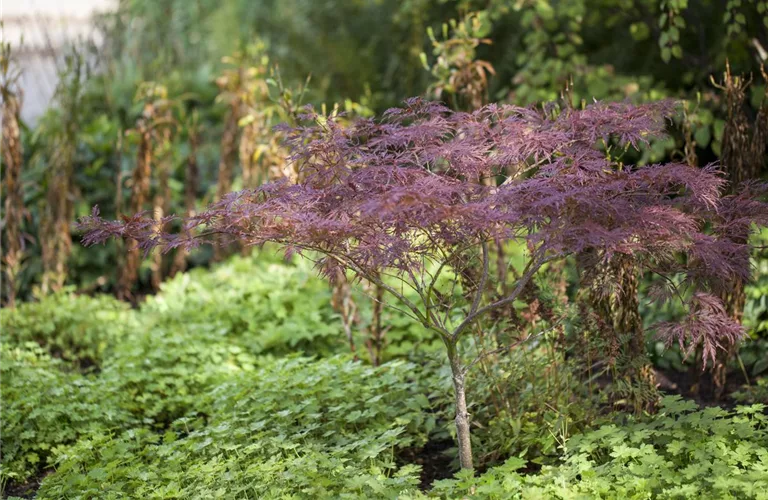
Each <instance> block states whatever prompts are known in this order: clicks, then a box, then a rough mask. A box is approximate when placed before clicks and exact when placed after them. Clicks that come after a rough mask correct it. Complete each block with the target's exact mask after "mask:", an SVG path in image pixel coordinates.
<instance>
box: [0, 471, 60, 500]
mask: <svg viewBox="0 0 768 500" xmlns="http://www.w3.org/2000/svg"><path fill="white" fill-rule="evenodd" d="M52 472H53V470H51V469H46V470H42V471H40V472H38V473H37V474H36V475H34V476H32V477H31V478H29V479H28V480H27V481H25V482H23V483H15V482H13V481H10V482H9V483H8V484H7V485H6V486H5V490H4V491H3V492H2V494H3V496H2V497H3V498H10V497H16V498H35V494H36V493H37V489H38V488H40V483H42V482H43V479H45V478H46V476H48V475H49V474H51V473H52Z"/></svg>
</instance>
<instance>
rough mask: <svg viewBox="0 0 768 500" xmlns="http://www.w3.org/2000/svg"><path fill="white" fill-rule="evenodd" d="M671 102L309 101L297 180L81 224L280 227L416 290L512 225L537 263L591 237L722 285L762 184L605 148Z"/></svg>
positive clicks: (621, 142)
mask: <svg viewBox="0 0 768 500" xmlns="http://www.w3.org/2000/svg"><path fill="white" fill-rule="evenodd" d="M672 111H673V105H672V104H671V103H669V102H662V103H656V104H648V105H642V106H634V105H630V104H627V103H611V104H606V103H594V104H592V105H590V106H587V107H586V108H585V109H583V110H567V111H564V112H561V113H557V112H555V110H554V109H551V108H547V107H544V108H543V109H534V108H520V107H514V106H506V105H496V104H492V105H489V106H486V107H484V108H482V109H480V110H478V111H475V112H471V113H466V112H454V111H451V110H449V109H447V108H446V107H444V106H442V105H440V104H438V103H434V102H429V101H424V100H421V99H410V100H408V101H406V102H405V104H404V106H403V107H401V108H395V109H390V110H388V111H387V112H386V113H384V115H383V117H382V118H381V119H379V120H373V119H371V120H362V121H359V122H356V123H354V124H353V125H351V126H347V127H342V126H341V125H340V124H338V123H337V122H336V121H335V120H334V119H333V118H332V117H324V116H318V115H316V114H314V113H313V112H312V111H311V110H308V112H307V114H306V115H305V116H304V118H305V120H306V121H307V122H308V125H306V126H302V127H298V128H295V129H292V130H290V131H289V134H288V139H287V142H288V144H289V146H290V148H291V157H290V160H291V161H292V162H295V164H296V165H297V167H298V170H299V173H300V174H299V175H300V181H299V182H298V183H297V184H290V183H287V182H277V183H271V184H267V185H265V186H262V187H260V188H258V189H252V190H245V191H240V192H237V193H231V194H230V195H229V196H227V197H225V198H224V199H222V200H221V201H220V202H218V203H215V204H213V205H211V206H210V207H209V208H208V209H207V210H206V211H204V212H202V213H200V214H198V215H196V216H194V217H191V218H188V219H186V220H184V221H183V229H182V231H180V232H179V233H178V234H164V233H162V232H161V231H159V230H158V229H157V228H159V227H163V226H162V225H160V224H158V222H157V221H154V220H152V219H151V217H148V216H146V215H141V214H139V215H136V216H134V217H128V218H125V219H124V220H122V221H119V222H113V221H106V220H103V219H101V218H100V217H99V216H98V212H94V214H93V216H91V217H87V218H84V219H82V220H81V222H80V226H81V228H82V229H85V230H86V231H87V233H86V235H85V237H84V242H85V243H86V244H94V243H101V242H104V241H105V240H106V239H108V238H110V237H113V236H118V237H123V238H130V239H133V240H136V241H137V242H139V245H141V247H142V248H144V249H146V250H149V249H152V248H154V247H160V248H162V249H164V250H169V249H172V248H175V247H191V246H195V245H197V244H199V243H200V242H201V241H203V240H206V239H208V237H210V236H214V235H216V236H217V239H216V241H222V240H221V237H222V236H224V237H229V238H232V239H234V240H237V241H239V242H241V243H243V244H246V245H260V244H263V243H265V242H277V243H279V244H281V245H283V246H284V247H286V248H287V249H288V251H291V252H294V251H298V252H302V251H306V250H312V251H317V252H320V253H321V254H323V255H325V256H326V257H327V258H326V259H325V261H324V268H323V271H324V272H325V273H326V274H329V275H333V272H332V271H333V268H334V267H336V266H342V267H345V268H348V269H351V270H353V271H354V272H355V273H357V274H358V275H359V276H361V277H364V278H369V277H371V276H379V273H381V272H382V271H387V272H390V273H394V274H397V275H398V276H401V277H402V278H403V279H405V280H409V281H410V282H411V286H412V287H413V288H414V289H416V290H417V291H420V293H422V292H425V291H426V290H427V289H428V288H429V286H428V283H425V281H426V282H428V281H429V280H421V278H420V276H423V271H424V266H425V265H426V263H434V262H438V263H445V262H447V261H449V260H451V258H452V256H453V255H455V254H457V253H461V252H470V253H471V252H472V251H474V252H475V255H478V254H479V249H480V248H481V246H482V245H483V244H484V243H485V242H489V241H494V240H498V239H503V240H517V241H520V242H524V243H525V244H526V245H527V248H528V249H529V254H530V259H531V261H532V262H535V263H538V265H540V264H541V263H543V262H544V261H546V260H551V259H553V258H560V257H564V256H566V255H569V254H576V253H580V252H584V251H588V250H598V251H599V255H601V256H603V258H605V259H610V258H611V257H612V256H613V255H615V254H617V253H620V254H627V255H632V256H634V257H635V259H636V261H637V262H638V264H639V265H640V266H641V267H642V268H643V269H644V270H647V271H653V272H655V273H658V274H661V275H663V276H672V275H680V274H682V276H683V283H685V284H689V285H696V286H697V287H704V288H705V289H707V290H709V291H710V292H713V293H715V292H716V291H717V289H718V287H721V286H724V285H725V284H727V283H729V282H731V281H733V280H734V279H741V280H743V281H746V280H748V279H749V277H750V268H749V248H748V246H747V245H746V243H744V241H745V240H744V239H743V238H741V239H740V238H739V236H740V235H741V236H743V235H744V234H748V233H749V231H750V230H751V227H752V224H753V223H755V222H757V223H761V224H765V223H766V222H768V209H766V204H765V203H762V202H760V201H758V200H757V198H756V197H755V193H756V192H757V191H759V190H760V189H762V188H761V187H760V186H750V187H749V189H747V190H746V191H744V193H742V194H739V195H736V196H730V197H724V196H722V195H721V193H722V192H723V190H724V183H725V181H724V179H723V176H722V175H721V174H720V173H719V172H718V170H717V169H716V168H714V167H711V166H710V167H706V168H694V167H690V166H688V165H684V164H677V163H668V164H661V165H648V166H631V165H625V164H623V163H621V162H619V161H618V160H617V159H616V158H615V156H612V155H609V154H607V152H606V147H607V146H608V145H610V147H611V150H612V151H616V150H618V151H622V150H624V149H627V148H636V147H639V146H640V145H642V144H644V143H647V141H648V140H649V139H650V138H652V137H655V136H660V135H662V134H663V133H664V129H665V121H666V118H667V117H668V116H669V115H670V113H671V112H672ZM167 222H168V221H164V222H163V224H164V225H165V224H167ZM166 227H167V225H166ZM450 264H451V265H453V266H454V267H455V265H456V264H455V262H452V263H450ZM420 280H421V281H420ZM414 282H415V283H414ZM695 304H698V305H696V306H695V307H693V308H692V310H693V313H694V314H695V315H696V317H697V318H699V321H700V322H704V323H707V324H709V325H711V326H712V327H713V328H714V327H715V326H714V325H719V326H717V328H718V329H719V330H717V331H719V332H722V335H724V337H728V338H730V337H731V336H733V335H731V334H732V331H731V330H730V329H728V328H725V327H724V326H723V325H722V324H720V323H717V321H720V319H722V318H720V316H721V312H722V311H721V310H720V309H718V308H717V307H714V306H711V305H707V304H709V302H707V301H705V300H703V299H702V300H698V299H697V301H695ZM717 318H719V319H717ZM715 319H717V321H715ZM681 328H685V332H693V331H700V329H697V328H698V327H697V326H696V325H694V324H688V325H687V326H685V327H681ZM729 328H730V327H729ZM680 331H682V330H674V332H680ZM665 332H666V333H665V335H666V336H667V337H669V336H670V335H675V334H676V333H669V332H671V330H665ZM716 334H717V332H714V333H713V332H710V331H707V333H706V334H704V333H702V334H695V335H698V336H699V337H701V336H704V337H706V338H708V339H709V338H711V337H712V335H716ZM704 337H702V338H704ZM711 345H717V343H716V342H715V343H714V344H711ZM707 352H709V351H707Z"/></svg>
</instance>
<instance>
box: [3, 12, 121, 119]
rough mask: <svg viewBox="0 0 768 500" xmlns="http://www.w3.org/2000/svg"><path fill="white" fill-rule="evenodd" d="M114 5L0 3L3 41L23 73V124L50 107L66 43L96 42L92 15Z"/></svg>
mask: <svg viewBox="0 0 768 500" xmlns="http://www.w3.org/2000/svg"><path fill="white" fill-rule="evenodd" d="M114 3H115V2H114V0H0V17H1V18H2V20H3V33H2V39H3V41H5V42H10V43H11V44H12V45H13V47H14V48H15V49H16V50H15V51H14V52H15V53H16V56H17V62H18V64H19V66H20V69H21V71H22V75H21V82H20V84H21V89H22V92H23V102H22V109H21V115H22V119H23V120H24V121H26V122H27V123H29V124H34V122H35V120H36V119H37V118H38V117H39V116H40V115H41V114H42V113H43V112H44V111H45V109H46V108H47V107H48V104H49V103H50V100H51V97H52V96H53V92H54V90H55V89H56V82H57V76H56V75H57V67H58V65H59V64H60V63H61V59H62V56H63V53H64V52H65V51H64V50H63V49H65V48H66V46H67V43H69V42H72V41H75V40H77V39H78V38H86V39H91V38H93V37H94V31H93V27H92V25H91V23H90V21H89V18H90V15H91V13H93V12H94V11H96V10H101V11H103V10H107V9H109V8H111V7H112V6H113V5H114ZM97 41H98V40H97Z"/></svg>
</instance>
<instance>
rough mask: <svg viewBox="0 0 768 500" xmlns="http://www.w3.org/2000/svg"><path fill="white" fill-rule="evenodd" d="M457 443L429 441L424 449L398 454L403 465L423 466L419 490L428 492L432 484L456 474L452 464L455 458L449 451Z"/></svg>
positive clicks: (407, 450) (412, 449)
mask: <svg viewBox="0 0 768 500" xmlns="http://www.w3.org/2000/svg"><path fill="white" fill-rule="evenodd" d="M455 447H456V443H454V442H453V441H452V440H450V439H443V440H435V441H428V442H427V444H425V445H424V447H422V448H409V449H406V450H402V451H401V452H400V453H398V462H400V463H401V465H405V464H417V465H421V478H420V479H421V482H420V483H419V488H420V489H421V490H422V491H427V490H429V489H430V488H432V483H434V482H435V481H439V480H441V479H450V478H452V477H453V474H454V473H455V472H456V469H454V467H453V465H452V462H453V461H454V458H453V456H452V455H451V454H449V453H447V451H448V450H449V449H451V448H455Z"/></svg>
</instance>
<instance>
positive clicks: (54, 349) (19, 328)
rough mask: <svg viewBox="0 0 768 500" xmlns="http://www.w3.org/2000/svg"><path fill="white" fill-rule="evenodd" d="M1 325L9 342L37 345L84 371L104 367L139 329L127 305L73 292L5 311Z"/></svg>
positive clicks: (48, 297) (102, 297) (107, 298)
mask: <svg viewBox="0 0 768 500" xmlns="http://www.w3.org/2000/svg"><path fill="white" fill-rule="evenodd" d="M0 323H1V324H2V328H3V333H4V338H3V340H4V341H5V342H7V343H10V344H15V345H19V344H23V343H25V342H29V341H32V342H36V343H38V344H39V345H40V346H42V347H43V348H45V349H46V350H47V351H48V352H49V353H50V354H51V355H52V356H54V357H58V358H61V359H63V360H66V361H70V362H72V363H74V364H75V365H76V366H78V367H80V368H88V367H91V366H93V365H96V366H99V365H101V363H102V361H103V359H104V357H105V355H107V353H108V351H110V350H111V349H112V348H113V347H114V346H115V344H116V343H117V342H119V341H120V340H121V339H123V338H125V336H126V335H127V333H128V332H129V331H131V330H133V329H134V328H135V327H136V323H135V321H134V317H133V314H132V312H131V311H130V310H129V306H128V305H127V304H125V303H123V302H120V301H118V300H115V299H114V298H112V297H110V296H107V295H99V296H96V297H88V296H85V295H76V294H74V293H72V292H71V290H64V291H62V292H59V293H55V294H52V295H48V296H45V297H43V298H42V299H40V301H39V302H30V303H24V304H21V305H20V306H19V307H18V308H16V309H3V310H2V311H0Z"/></svg>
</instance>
